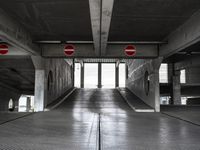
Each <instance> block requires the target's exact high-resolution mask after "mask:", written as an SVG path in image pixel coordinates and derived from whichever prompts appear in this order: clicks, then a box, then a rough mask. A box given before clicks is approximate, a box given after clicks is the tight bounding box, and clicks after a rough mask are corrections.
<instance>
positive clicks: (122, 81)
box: [119, 63, 126, 87]
mask: <svg viewBox="0 0 200 150" xmlns="http://www.w3.org/2000/svg"><path fill="white" fill-rule="evenodd" d="M125 69H126V68H125V63H120V64H119V87H125V80H126V79H125V78H126V70H125Z"/></svg>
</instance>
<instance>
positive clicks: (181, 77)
mask: <svg viewBox="0 0 200 150" xmlns="http://www.w3.org/2000/svg"><path fill="white" fill-rule="evenodd" d="M180 82H181V83H186V78H185V69H183V70H181V75H180Z"/></svg>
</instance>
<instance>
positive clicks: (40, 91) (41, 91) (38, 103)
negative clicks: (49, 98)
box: [31, 56, 47, 112]
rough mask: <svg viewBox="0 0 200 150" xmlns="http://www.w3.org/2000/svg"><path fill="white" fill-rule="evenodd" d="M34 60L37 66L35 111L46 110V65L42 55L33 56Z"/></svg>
mask: <svg viewBox="0 0 200 150" xmlns="http://www.w3.org/2000/svg"><path fill="white" fill-rule="evenodd" d="M31 58H32V61H33V64H34V66H35V91H34V111H35V112H40V111H44V106H45V92H46V88H47V87H46V84H45V83H46V82H45V65H44V59H43V58H41V57H40V56H32V57H31Z"/></svg>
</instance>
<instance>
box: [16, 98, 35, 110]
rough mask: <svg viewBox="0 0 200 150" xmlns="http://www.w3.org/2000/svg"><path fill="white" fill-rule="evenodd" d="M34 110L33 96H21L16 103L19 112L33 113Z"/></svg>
mask: <svg viewBox="0 0 200 150" xmlns="http://www.w3.org/2000/svg"><path fill="white" fill-rule="evenodd" d="M33 109H34V96H32V95H22V96H21V97H20V99H19V103H18V111H19V112H33Z"/></svg>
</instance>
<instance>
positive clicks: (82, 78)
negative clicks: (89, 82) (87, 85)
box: [81, 63, 84, 88]
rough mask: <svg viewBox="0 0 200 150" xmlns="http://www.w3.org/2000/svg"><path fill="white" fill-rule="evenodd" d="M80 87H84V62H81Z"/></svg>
mask: <svg viewBox="0 0 200 150" xmlns="http://www.w3.org/2000/svg"><path fill="white" fill-rule="evenodd" d="M81 88H84V63H81Z"/></svg>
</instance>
